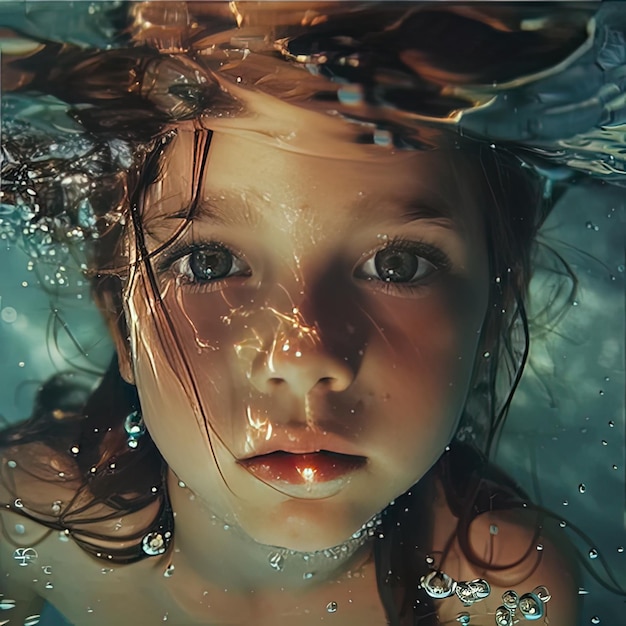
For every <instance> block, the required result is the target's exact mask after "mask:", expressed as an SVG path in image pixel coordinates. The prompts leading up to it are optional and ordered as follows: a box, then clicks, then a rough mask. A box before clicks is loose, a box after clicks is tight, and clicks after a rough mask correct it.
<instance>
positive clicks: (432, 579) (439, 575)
mask: <svg viewBox="0 0 626 626" xmlns="http://www.w3.org/2000/svg"><path fill="white" fill-rule="evenodd" d="M420 586H421V587H422V589H423V590H424V591H425V592H426V593H427V594H428V595H429V596H430V597H431V598H437V599H441V598H448V597H450V596H451V595H452V594H453V593H454V591H455V589H456V586H457V583H456V582H455V581H454V580H452V578H451V577H450V576H448V574H445V573H444V572H439V571H436V572H430V573H429V574H426V575H425V576H422V578H421V579H420Z"/></svg>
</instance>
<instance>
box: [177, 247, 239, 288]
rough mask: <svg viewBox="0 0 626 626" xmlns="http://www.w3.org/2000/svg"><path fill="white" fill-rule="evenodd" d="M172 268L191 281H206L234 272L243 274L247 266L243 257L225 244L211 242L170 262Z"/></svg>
mask: <svg viewBox="0 0 626 626" xmlns="http://www.w3.org/2000/svg"><path fill="white" fill-rule="evenodd" d="M172 268H173V269H174V270H175V271H176V272H177V273H179V274H182V275H183V276H184V277H185V278H187V279H188V280H189V281H191V282H196V283H207V282H212V281H218V280H222V279H224V278H228V277H229V276H234V275H236V274H239V275H241V274H245V273H247V272H249V268H248V266H247V264H246V263H245V261H243V259H240V258H239V257H237V256H236V255H235V254H233V253H232V252H231V251H230V250H229V249H228V248H227V247H226V246H223V245H221V244H217V243H212V244H207V245H202V246H198V247H196V248H195V249H193V250H191V251H190V252H189V253H188V254H186V255H185V256H182V257H180V258H179V259H178V260H177V261H175V262H174V263H173V264H172Z"/></svg>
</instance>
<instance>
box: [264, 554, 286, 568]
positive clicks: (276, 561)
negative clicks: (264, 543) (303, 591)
mask: <svg viewBox="0 0 626 626" xmlns="http://www.w3.org/2000/svg"><path fill="white" fill-rule="evenodd" d="M268 561H269V564H270V567H271V568H272V569H275V570H276V571H277V572H281V571H282V569H283V567H284V565H285V558H284V557H283V555H282V554H281V553H280V552H272V553H271V554H270V555H269V557H268Z"/></svg>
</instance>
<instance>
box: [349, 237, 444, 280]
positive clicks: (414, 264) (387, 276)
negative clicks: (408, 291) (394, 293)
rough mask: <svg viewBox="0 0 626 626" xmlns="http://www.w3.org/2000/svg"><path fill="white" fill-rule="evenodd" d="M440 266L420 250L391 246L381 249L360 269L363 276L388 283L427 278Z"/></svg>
mask: <svg viewBox="0 0 626 626" xmlns="http://www.w3.org/2000/svg"><path fill="white" fill-rule="evenodd" d="M437 269H438V268H437V266H436V265H434V264H433V263H431V262H430V261H429V260H428V259H425V258H424V257H423V256H420V254H419V253H418V251H416V250H411V249H407V248H403V247H395V246H389V247H387V248H384V249H383V250H379V251H378V252H377V253H376V254H375V255H374V256H372V257H370V258H369V259H368V260H367V261H365V263H363V265H362V266H361V267H360V269H359V275H360V277H361V278H366V279H368V280H381V281H383V282H386V283H413V282H417V281H419V280H421V279H423V278H426V277H427V276H429V275H430V274H432V273H433V272H434V271H436V270H437Z"/></svg>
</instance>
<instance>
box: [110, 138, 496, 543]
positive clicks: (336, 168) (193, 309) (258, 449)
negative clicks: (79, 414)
mask: <svg viewBox="0 0 626 626" xmlns="http://www.w3.org/2000/svg"><path fill="white" fill-rule="evenodd" d="M324 146H325V147H324V150H325V154H323V155H312V154H311V153H310V152H308V153H306V152H297V151H294V150H287V149H284V148H281V147H279V146H278V144H277V143H275V144H272V143H270V142H269V141H258V140H255V139H254V138H253V137H252V136H251V135H237V134H234V133H226V132H222V133H220V132H215V133H214V135H213V137H212V142H211V146H210V150H209V157H208V160H207V164H206V171H205V176H204V180H203V181H202V182H201V184H200V185H199V188H198V189H194V188H193V184H192V174H193V167H194V165H193V152H194V148H193V133H192V132H180V133H179V134H178V137H177V138H176V139H175V141H174V144H173V146H171V148H170V150H169V152H168V154H167V156H166V162H165V167H164V174H163V177H162V180H161V182H159V183H157V184H155V185H154V186H153V187H152V188H151V189H150V190H149V193H148V194H147V197H146V204H145V207H144V211H143V236H144V238H145V245H146V247H147V249H148V251H157V250H159V249H160V248H161V247H162V244H164V242H167V241H168V240H169V239H170V238H171V237H172V236H173V235H174V234H175V233H177V232H178V231H181V234H180V236H179V237H178V238H177V239H176V242H175V243H174V244H172V245H168V246H165V249H164V250H163V251H162V252H158V253H157V254H156V255H155V256H154V257H153V259H152V261H151V263H152V267H153V271H154V276H155V278H156V285H157V286H158V291H159V293H160V300H161V304H162V308H160V304H155V296H154V290H153V288H152V287H151V284H150V282H149V274H148V272H147V269H146V264H145V263H140V264H138V266H137V270H136V272H135V273H134V274H131V276H130V278H129V280H128V283H127V291H126V294H125V295H126V303H127V310H126V315H127V318H128V324H129V328H130V329H131V342H130V354H129V355H128V357H129V358H127V360H125V357H124V355H123V354H122V356H121V364H122V372H123V374H124V375H125V377H126V378H127V379H128V380H130V381H133V382H135V384H136V385H137V388H138V391H139V396H140V400H141V405H142V410H143V415H144V419H145V421H146V424H147V426H148V429H149V431H150V434H151V436H152V438H153V439H154V441H155V443H156V445H157V446H158V448H159V450H160V451H161V453H162V454H163V456H164V458H165V460H166V461H167V463H168V464H169V467H170V468H171V469H172V470H173V471H174V472H175V474H176V475H177V476H178V478H179V479H180V480H182V481H184V482H185V483H186V485H187V487H188V488H189V489H190V490H191V491H192V492H193V493H194V494H195V496H196V500H198V499H199V500H200V501H201V502H202V503H203V504H204V505H205V506H206V507H207V508H208V509H210V510H211V511H212V512H213V513H214V514H216V515H217V516H218V517H220V518H221V519H223V520H225V521H228V522H229V523H231V524H238V525H239V526H240V527H241V528H243V530H245V531H246V532H247V533H248V534H249V535H250V536H251V537H252V538H254V539H255V540H257V541H259V542H261V543H265V544H270V545H280V546H284V547H287V548H292V549H299V550H315V549H320V548H325V547H328V546H331V545H335V544H337V543H340V542H342V541H344V540H345V539H346V538H347V537H349V536H350V535H351V534H352V533H353V532H354V531H355V530H357V529H358V528H359V526H361V525H362V524H363V523H364V522H366V521H367V520H368V519H369V518H370V517H372V516H373V515H375V514H376V513H377V512H379V511H380V510H382V509H383V508H384V507H385V506H386V505H387V504H388V503H389V502H390V501H391V500H393V499H394V498H396V497H397V496H399V495H400V494H402V493H404V492H405V491H407V490H408V489H409V488H410V487H411V485H413V484H414V483H416V482H417V481H418V480H420V478H421V477H422V476H423V475H424V474H425V472H426V471H427V470H428V469H429V468H430V467H431V466H432V465H433V463H435V461H436V460H437V459H438V457H439V456H440V455H441V453H442V451H443V450H444V448H445V446H446V445H447V444H448V443H449V441H450V439H451V437H452V436H453V433H454V431H455V428H456V425H457V423H458V419H459V417H460V414H461V412H462V409H463V406H464V403H465V399H466V395H467V392H468V386H469V383H470V379H471V376H472V371H473V365H474V361H475V356H476V351H477V349H478V344H479V338H480V332H481V326H482V324H483V320H484V317H485V313H486V309H487V297H488V283H489V279H488V262H487V255H486V250H485V248H486V245H485V240H484V234H483V231H482V228H481V218H480V214H481V212H482V210H483V207H482V206H481V201H482V200H481V194H480V193H479V191H478V189H479V188H480V187H481V184H480V183H477V182H476V178H477V177H476V171H478V169H479V168H478V167H476V165H477V164H473V167H472V164H471V163H467V162H465V161H464V160H463V155H462V153H460V152H458V151H446V150H438V151H434V152H428V153H426V152H393V151H392V150H389V149H386V148H382V147H378V146H367V147H365V146H362V147H358V146H353V147H352V148H351V151H352V152H351V154H350V155H341V158H340V156H339V152H338V151H336V150H335V148H337V150H338V149H339V148H338V146H333V143H332V140H329V141H328V142H327V143H326V144H324ZM346 156H349V158H344V157H346ZM465 159H467V157H465ZM196 192H197V193H198V205H197V210H196V212H195V216H194V217H193V220H191V221H187V220H186V215H187V213H188V209H189V206H190V205H191V204H192V197H193V194H194V193H196ZM181 229H182V230H181ZM129 237H130V246H131V254H132V253H133V250H134V246H135V243H134V242H135V238H134V235H133V234H132V233H130V234H129ZM134 252H135V253H136V250H134ZM125 363H126V365H125Z"/></svg>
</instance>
